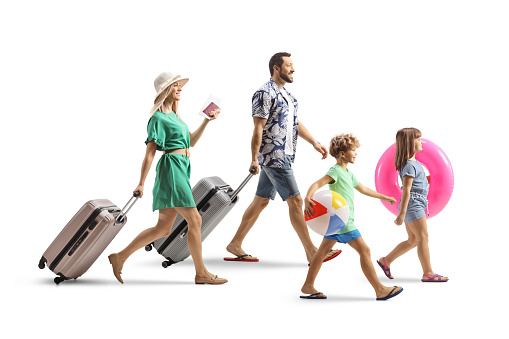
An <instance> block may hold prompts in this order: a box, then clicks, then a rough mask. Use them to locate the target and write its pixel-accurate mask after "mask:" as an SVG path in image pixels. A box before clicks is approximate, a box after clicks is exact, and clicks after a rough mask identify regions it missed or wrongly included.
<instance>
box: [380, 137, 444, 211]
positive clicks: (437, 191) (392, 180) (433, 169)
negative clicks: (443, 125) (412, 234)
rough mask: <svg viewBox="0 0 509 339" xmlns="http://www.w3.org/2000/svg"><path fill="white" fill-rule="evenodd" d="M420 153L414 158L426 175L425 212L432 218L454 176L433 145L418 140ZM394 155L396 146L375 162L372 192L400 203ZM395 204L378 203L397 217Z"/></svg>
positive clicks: (442, 207) (442, 154) (439, 150)
mask: <svg viewBox="0 0 509 339" xmlns="http://www.w3.org/2000/svg"><path fill="white" fill-rule="evenodd" d="M421 140H422V151H421V152H418V153H417V154H416V156H415V158H416V159H417V160H418V161H419V162H420V163H421V164H422V165H423V166H424V167H425V168H426V169H427V170H428V172H429V178H428V180H429V193H428V201H429V203H428V212H429V216H428V215H426V218H428V219H429V218H432V217H434V216H435V215H437V214H438V213H440V212H441V211H442V210H443V209H444V207H445V205H447V203H448V202H449V199H450V198H451V195H452V191H453V188H454V173H453V171H452V166H451V162H450V161H449V158H447V155H445V153H444V151H442V149H441V148H440V147H438V146H437V145H436V144H435V143H433V142H431V141H429V140H426V139H424V138H421ZM395 156H396V144H395V143H394V144H393V145H392V146H391V147H389V148H388V149H387V150H386V151H385V152H384V154H382V157H381V158H380V160H379V161H378V164H377V165H376V170H375V186H376V190H377V192H379V193H382V194H383V195H387V196H389V197H394V198H395V199H396V200H397V201H398V203H399V201H400V200H401V184H400V182H399V181H398V180H399V173H398V171H397V170H396V165H394V157H395ZM398 203H395V204H394V205H391V204H390V203H388V202H385V201H382V204H383V205H384V206H385V207H386V208H387V209H388V210H389V211H391V212H392V213H393V214H394V215H398Z"/></svg>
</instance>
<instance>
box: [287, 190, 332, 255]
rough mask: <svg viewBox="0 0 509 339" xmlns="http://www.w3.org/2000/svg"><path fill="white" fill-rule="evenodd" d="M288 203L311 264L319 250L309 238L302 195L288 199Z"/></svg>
mask: <svg viewBox="0 0 509 339" xmlns="http://www.w3.org/2000/svg"><path fill="white" fill-rule="evenodd" d="M286 202H287V203H288V211H289V214H290V222H291V223H292V226H293V229H294V230H295V232H296V233H297V235H298V236H299V239H300V242H301V243H302V246H304V250H305V251H306V257H307V259H308V261H309V262H311V260H313V257H314V255H315V253H316V251H317V248H316V247H315V245H313V242H312V241H311V238H310V237H309V231H308V225H307V224H306V221H305V220H304V213H303V212H302V204H303V200H302V197H301V196H300V195H296V196H293V197H290V198H288V199H286ZM329 250H330V249H329ZM322 260H323V259H322Z"/></svg>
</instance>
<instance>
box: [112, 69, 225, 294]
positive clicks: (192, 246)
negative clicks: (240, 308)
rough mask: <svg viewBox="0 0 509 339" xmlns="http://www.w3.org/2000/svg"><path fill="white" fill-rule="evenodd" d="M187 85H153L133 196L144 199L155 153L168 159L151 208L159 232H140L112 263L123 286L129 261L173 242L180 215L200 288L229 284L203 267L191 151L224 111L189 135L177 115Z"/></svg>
mask: <svg viewBox="0 0 509 339" xmlns="http://www.w3.org/2000/svg"><path fill="white" fill-rule="evenodd" d="M188 80H189V79H187V78H181V77H180V75H177V76H174V75H173V74H171V73H170V72H165V73H161V74H160V75H159V76H158V77H157V78H156V80H155V81H154V86H155V88H156V91H157V95H156V99H155V100H154V107H153V108H152V110H151V114H152V117H151V118H150V120H149V123H148V127H147V133H148V137H147V140H146V141H145V143H146V145H147V150H146V153H145V158H144V159H143V164H142V166H141V177H140V182H139V184H138V187H136V189H135V190H134V192H140V198H141V197H142V196H143V190H144V184H145V179H146V177H147V174H148V171H149V169H150V166H151V165H152V161H153V160H154V156H155V153H156V151H157V150H158V151H163V152H164V155H163V156H161V158H160V160H159V162H158V164H157V174H156V179H155V184H154V189H153V196H154V199H153V204H152V209H153V210H154V211H155V210H159V220H158V222H157V224H156V226H155V227H152V228H148V229H146V230H144V231H143V232H141V233H140V234H139V235H138V236H137V237H136V238H135V239H134V240H133V241H132V242H131V243H130V244H129V245H128V246H127V247H126V248H125V249H123V250H122V251H120V252H118V253H113V254H111V255H110V256H109V257H108V258H109V261H110V263H111V265H112V266H113V274H114V275H115V277H116V278H117V280H118V281H119V282H121V283H124V282H123V280H122V277H121V276H120V274H121V273H122V267H123V265H124V262H125V261H126V260H127V258H128V257H129V256H130V255H131V254H133V253H134V252H135V251H137V250H138V249H140V248H142V247H145V245H147V244H150V243H152V242H153V241H154V240H156V239H159V238H162V237H166V236H168V235H169V234H170V232H171V228H172V226H173V222H174V221H175V218H176V217H177V214H180V215H182V217H184V219H185V220H186V221H187V223H188V236H187V244H188V247H189V252H190V253H191V256H192V258H193V262H194V266H195V269H196V276H195V283H197V284H224V283H226V282H227V281H228V280H226V279H223V278H218V277H217V275H213V274H212V273H210V272H209V271H207V269H206V268H205V265H204V263H203V258H202V245H201V244H202V242H201V216H200V214H199V213H198V210H197V209H196V205H195V203H194V200H193V195H192V190H191V185H190V183H189V177H190V175H191V164H190V162H189V147H190V146H194V145H195V144H196V142H197V141H198V140H199V139H200V137H201V135H202V134H203V131H204V130H205V127H206V126H207V124H208V123H209V122H210V120H215V119H216V118H217V116H218V114H219V113H220V111H219V110H214V111H212V112H211V113H210V114H209V116H210V119H204V121H203V123H202V124H201V125H200V127H198V129H197V130H196V131H195V132H194V133H190V132H189V129H188V127H187V125H186V123H185V122H184V121H182V119H181V118H180V115H179V110H178V102H179V100H180V92H181V91H182V87H183V86H184V85H185V84H186V83H187V81H188Z"/></svg>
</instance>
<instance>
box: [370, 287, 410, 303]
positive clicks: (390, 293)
mask: <svg viewBox="0 0 509 339" xmlns="http://www.w3.org/2000/svg"><path fill="white" fill-rule="evenodd" d="M396 288H398V286H394V288H393V289H392V291H390V292H389V294H387V296H386V297H383V298H376V300H387V299H390V298H392V297H395V296H397V295H398V294H400V293H401V292H403V287H401V289H400V290H399V291H398V292H396V293H394V294H393V292H394V290H395V289H396Z"/></svg>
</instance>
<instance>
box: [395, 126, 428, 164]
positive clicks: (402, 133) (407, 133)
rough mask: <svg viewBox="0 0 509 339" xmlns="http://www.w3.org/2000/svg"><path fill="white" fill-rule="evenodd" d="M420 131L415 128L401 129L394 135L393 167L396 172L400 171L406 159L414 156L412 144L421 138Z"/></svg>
mask: <svg viewBox="0 0 509 339" xmlns="http://www.w3.org/2000/svg"><path fill="white" fill-rule="evenodd" d="M421 135H422V134H421V131H419V130H418V129H417V128H413V127H409V128H402V129H400V130H399V131H398V133H396V156H395V157H394V165H396V170H398V172H399V171H401V169H402V168H403V166H405V164H406V163H407V162H408V159H410V158H412V157H413V156H414V155H415V152H414V142H415V139H417V138H420V137H421Z"/></svg>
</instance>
